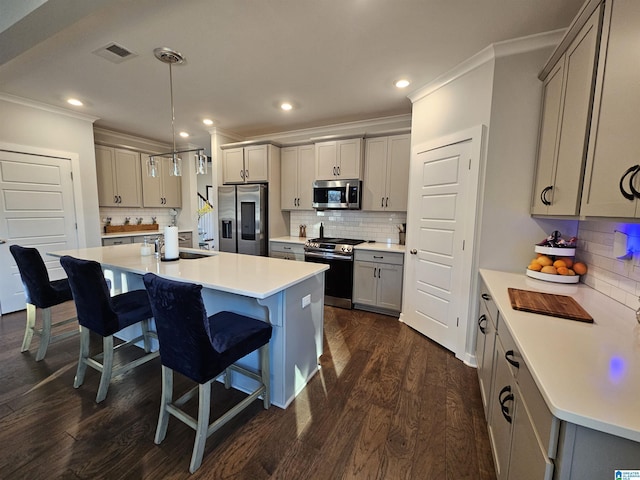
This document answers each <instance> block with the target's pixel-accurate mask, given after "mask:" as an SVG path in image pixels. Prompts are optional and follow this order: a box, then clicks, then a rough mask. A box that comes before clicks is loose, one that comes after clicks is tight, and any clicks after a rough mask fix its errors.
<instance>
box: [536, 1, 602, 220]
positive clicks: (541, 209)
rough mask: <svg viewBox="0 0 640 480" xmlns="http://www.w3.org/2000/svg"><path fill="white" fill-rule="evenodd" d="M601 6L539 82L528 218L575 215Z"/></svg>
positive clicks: (589, 107)
mask: <svg viewBox="0 0 640 480" xmlns="http://www.w3.org/2000/svg"><path fill="white" fill-rule="evenodd" d="M601 12H602V6H599V7H598V8H596V9H595V10H594V11H593V12H592V13H591V16H590V17H589V18H588V20H587V22H586V23H585V24H584V26H583V27H582V28H581V29H580V31H579V32H578V33H577V35H576V37H575V38H574V39H573V41H572V42H571V44H570V45H569V46H568V48H567V49H566V51H565V53H564V54H563V55H562V56H561V57H560V58H559V59H558V60H557V62H556V63H555V65H554V66H553V67H552V68H551V69H550V71H549V72H548V74H547V75H546V77H544V86H543V104H542V119H541V124H540V135H539V143H538V160H537V166H536V179H535V185H534V190H533V198H532V207H531V213H532V214H534V215H577V214H578V213H579V209H580V197H581V192H582V180H583V174H584V166H585V162H586V153H587V151H586V146H587V138H588V133H589V125H590V119H591V106H592V102H593V92H594V85H595V74H596V71H595V70H596V65H597V64H596V57H597V52H598V43H599V34H600V31H599V30H600V25H601V18H602V14H601Z"/></svg>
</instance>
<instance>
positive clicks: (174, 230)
mask: <svg viewBox="0 0 640 480" xmlns="http://www.w3.org/2000/svg"><path fill="white" fill-rule="evenodd" d="M179 247H180V245H179V242H178V227H173V226H168V227H164V259H165V260H175V259H176V258H178V255H179V251H180V249H179Z"/></svg>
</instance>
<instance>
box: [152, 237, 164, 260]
mask: <svg viewBox="0 0 640 480" xmlns="http://www.w3.org/2000/svg"><path fill="white" fill-rule="evenodd" d="M153 243H154V246H155V252H156V256H157V257H160V256H161V255H162V247H164V238H163V237H162V235H158V236H157V237H156V240H155V241H154V242H153Z"/></svg>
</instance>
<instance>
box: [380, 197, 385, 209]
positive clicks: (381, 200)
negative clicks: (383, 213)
mask: <svg viewBox="0 0 640 480" xmlns="http://www.w3.org/2000/svg"><path fill="white" fill-rule="evenodd" d="M380 206H381V207H384V197H382V198H381V199H380Z"/></svg>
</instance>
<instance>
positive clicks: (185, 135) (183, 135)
mask: <svg viewBox="0 0 640 480" xmlns="http://www.w3.org/2000/svg"><path fill="white" fill-rule="evenodd" d="M180 136H181V137H182V138H187V137H188V136H189V134H188V133H187V132H180Z"/></svg>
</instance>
